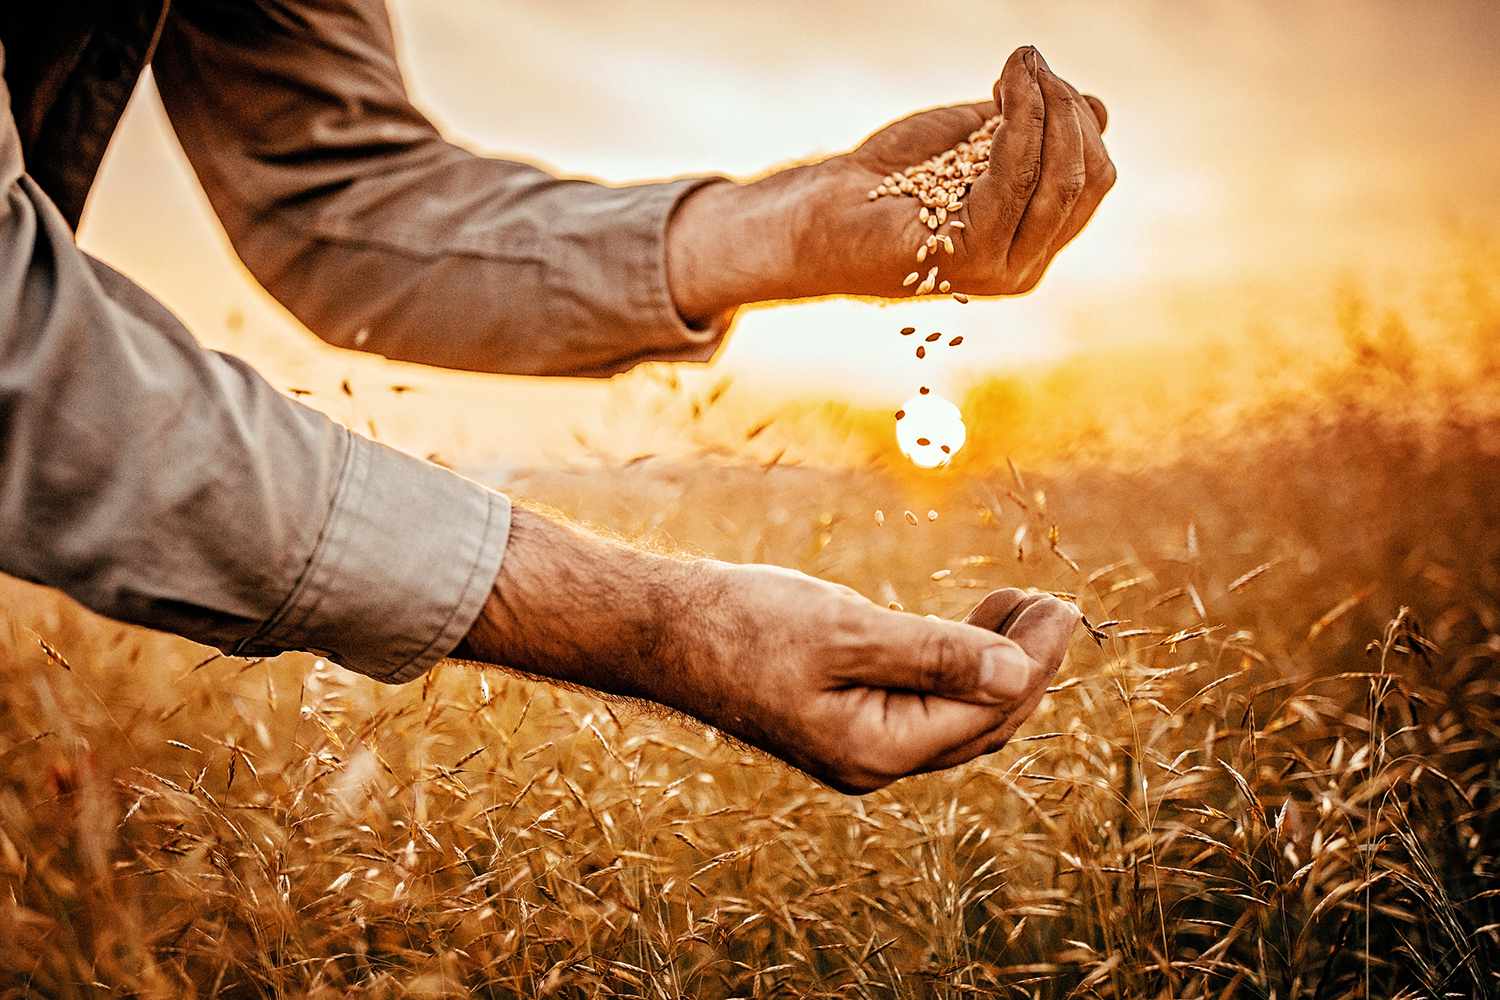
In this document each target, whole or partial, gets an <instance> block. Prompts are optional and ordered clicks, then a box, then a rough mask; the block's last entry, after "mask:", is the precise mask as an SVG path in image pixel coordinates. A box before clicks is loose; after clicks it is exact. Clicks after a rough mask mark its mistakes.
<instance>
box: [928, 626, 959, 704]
mask: <svg viewBox="0 0 1500 1000" xmlns="http://www.w3.org/2000/svg"><path fill="white" fill-rule="evenodd" d="M919 655H920V656H921V657H922V660H921V663H922V666H921V671H920V676H921V679H922V689H923V690H924V691H936V692H945V691H963V690H967V689H968V688H969V687H970V686H971V685H970V683H969V681H970V677H969V671H968V669H967V668H968V662H967V658H966V657H964V655H963V651H962V650H960V649H959V647H958V643H956V642H955V641H954V640H953V637H952V636H950V635H947V634H944V633H942V632H936V631H935V632H933V633H930V634H929V635H928V636H927V637H926V638H925V639H923V640H922V647H921V649H920V651H919Z"/></svg>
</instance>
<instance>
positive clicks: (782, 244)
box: [667, 46, 1115, 318]
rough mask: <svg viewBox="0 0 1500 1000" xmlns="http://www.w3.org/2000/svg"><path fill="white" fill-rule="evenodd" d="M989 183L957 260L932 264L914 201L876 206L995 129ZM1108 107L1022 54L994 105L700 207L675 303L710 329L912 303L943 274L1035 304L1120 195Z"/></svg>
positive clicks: (922, 121)
mask: <svg viewBox="0 0 1500 1000" xmlns="http://www.w3.org/2000/svg"><path fill="white" fill-rule="evenodd" d="M996 114H999V115H1000V116H1001V117H1002V122H1001V124H1000V125H999V127H998V129H997V130H996V133H995V140H994V144H993V147H992V149H991V154H990V161H989V167H988V169H987V171H986V172H985V173H984V174H983V175H982V176H981V177H980V178H979V179H978V180H977V181H976V182H975V183H974V185H973V187H972V189H971V190H970V192H969V194H968V195H967V196H966V197H965V198H964V207H963V209H961V210H960V211H959V212H958V213H957V215H958V218H959V219H960V220H961V221H962V222H963V224H964V228H962V229H950V228H949V227H947V226H944V227H942V229H941V232H942V233H944V234H947V235H950V236H952V238H953V242H954V249H955V253H954V254H953V255H951V256H950V255H949V254H947V253H939V254H938V256H937V257H936V258H931V257H929V258H928V259H927V261H926V262H925V263H922V264H919V263H918V262H917V260H916V252H917V248H918V246H920V245H921V244H922V243H923V242H924V241H925V240H926V239H927V237H928V235H929V233H930V230H929V229H928V228H927V227H926V226H925V225H922V224H921V223H920V222H918V220H917V212H918V208H919V203H918V202H917V200H916V199H914V198H908V197H882V198H877V199H875V200H873V201H871V200H869V197H868V193H869V192H870V190H871V189H873V188H874V187H875V186H876V185H878V184H879V183H880V182H881V180H882V179H883V178H884V177H885V176H886V175H887V174H890V173H892V172H899V171H901V170H903V169H904V168H906V167H908V166H911V165H913V164H916V163H920V162H921V161H923V160H925V159H927V158H928V157H930V156H933V155H936V154H939V153H941V152H943V151H944V150H946V149H949V148H951V147H952V146H954V145H956V144H957V143H959V142H961V141H962V140H964V139H966V138H967V137H968V136H969V134H970V133H971V132H973V131H974V130H975V129H977V128H979V126H980V125H981V124H982V123H983V122H984V121H985V120H986V119H987V118H989V117H991V116H993V115H996ZM1107 122H1108V115H1107V113H1106V111H1105V108H1104V105H1103V104H1102V103H1101V102H1100V101H1099V100H1098V99H1097V98H1094V97H1086V96H1084V95H1081V94H1079V92H1078V91H1077V90H1076V89H1074V88H1073V86H1072V85H1071V84H1069V83H1068V82H1067V81H1065V80H1063V79H1062V78H1060V77H1058V76H1056V75H1055V74H1054V73H1053V72H1052V70H1051V68H1050V67H1048V65H1047V63H1046V60H1044V59H1043V58H1042V57H1041V54H1040V53H1039V52H1037V50H1036V49H1034V48H1031V47H1030V46H1028V47H1025V48H1021V49H1017V50H1016V51H1015V52H1014V53H1012V54H1011V56H1010V59H1009V60H1008V61H1007V62H1006V64H1005V68H1004V70H1003V71H1002V73H1001V74H1000V79H999V80H998V81H997V82H996V83H995V87H994V100H992V101H983V102H980V103H977V104H967V105H956V106H953V107H946V108H938V109H936V110H933V111H924V112H920V113H918V114H915V115H912V116H911V117H910V118H906V119H903V120H902V121H899V122H896V123H895V124H893V125H889V126H887V127H886V128H884V129H882V130H881V131H879V132H876V133H875V134H874V135H872V136H871V137H870V138H869V139H867V140H865V142H864V143H862V144H861V145H860V146H859V148H858V149H855V150H854V151H852V152H850V153H846V154H844V155H842V156H836V157H833V158H832V159H829V160H825V161H823V162H822V163H817V164H813V165H811V166H807V167H798V168H793V169H791V170H786V171H782V172H780V173H777V174H773V175H772V176H770V177H768V178H766V179H764V180H761V181H757V182H755V183H753V184H744V185H741V184H730V183H724V184H715V185H710V186H708V187H705V188H701V189H699V190H698V191H697V192H695V193H694V194H693V195H691V196H689V197H688V198H687V199H686V200H685V201H684V202H683V203H682V205H681V206H680V207H679V209H678V211H677V212H676V213H675V214H674V216H673V219H672V224H671V227H670V228H669V242H668V251H667V260H668V267H669V275H670V278H671V282H672V296H673V299H674V300H675V301H676V302H677V305H678V307H679V309H680V310H681V311H682V313H683V315H684V316H686V317H689V318H699V317H706V316H710V315H713V314H716V313H719V312H722V311H724V310H726V309H728V308H731V307H733V306H735V305H738V304H741V303H744V302H753V301H760V300H763V299H782V298H797V297H803V296H812V295H828V294H855V295H881V296H893V297H898V296H904V295H909V294H911V291H912V290H911V289H910V288H908V287H903V286H902V284H901V282H902V279H903V278H905V277H906V275H907V274H909V273H910V272H912V271H920V272H921V273H923V274H925V273H926V271H927V269H928V268H930V267H931V266H932V265H933V264H934V263H935V264H937V265H938V266H939V267H940V268H941V271H940V275H941V277H942V278H945V279H947V280H949V281H951V282H952V283H953V288H954V290H955V291H962V292H965V293H968V294H975V295H1009V294H1019V293H1022V292H1027V291H1030V290H1031V289H1032V288H1033V287H1035V285H1036V283H1037V282H1038V281H1039V280H1040V279H1041V277H1042V274H1043V272H1044V271H1045V270H1046V268H1047V265H1048V264H1049V263H1050V262H1051V260H1052V258H1053V256H1054V255H1055V254H1056V253H1057V252H1058V251H1059V250H1061V249H1062V247H1063V246H1064V245H1065V244H1067V243H1068V241H1070V240H1071V239H1072V238H1073V237H1074V236H1076V235H1078V233H1079V231H1080V230H1082V229H1083V227H1084V224H1085V223H1087V222H1088V220H1089V218H1090V217H1091V216H1092V215H1093V213H1094V209H1095V208H1097V207H1098V205H1099V202H1100V200H1101V199H1102V198H1103V197H1104V195H1105V193H1106V192H1107V191H1109V189H1110V187H1111V186H1113V184H1114V181H1115V167H1114V164H1113V163H1112V162H1111V161H1110V158H1109V154H1108V152H1107V151H1106V150H1105V148H1104V143H1103V140H1102V139H1101V138H1100V136H1101V135H1102V134H1103V132H1104V128H1105V125H1106V124H1107Z"/></svg>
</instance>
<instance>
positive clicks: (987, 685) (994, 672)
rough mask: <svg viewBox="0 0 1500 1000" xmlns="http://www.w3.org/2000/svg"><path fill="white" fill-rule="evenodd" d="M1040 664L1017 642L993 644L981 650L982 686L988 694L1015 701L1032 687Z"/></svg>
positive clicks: (980, 683)
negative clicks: (1015, 644)
mask: <svg viewBox="0 0 1500 1000" xmlns="http://www.w3.org/2000/svg"><path fill="white" fill-rule="evenodd" d="M1035 673H1036V664H1035V663H1033V662H1032V661H1031V657H1029V656H1027V655H1026V654H1025V653H1023V652H1021V650H1020V649H1019V648H1017V647H1015V646H991V647H990V648H988V649H986V650H985V651H984V652H983V653H982V654H980V659H979V686H980V688H981V689H982V690H983V691H984V692H985V693H986V694H988V695H990V696H992V697H995V698H1002V699H1005V700H1008V701H1015V700H1017V699H1019V698H1020V697H1021V696H1022V695H1024V694H1025V693H1026V692H1027V690H1028V689H1030V687H1031V682H1032V678H1033V676H1034V675H1035Z"/></svg>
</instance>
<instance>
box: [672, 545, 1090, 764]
mask: <svg viewBox="0 0 1500 1000" xmlns="http://www.w3.org/2000/svg"><path fill="white" fill-rule="evenodd" d="M712 575H713V577H714V579H715V584H714V589H715V591H716V592H717V596H716V597H715V598H714V599H713V600H712V602H711V603H710V604H709V606H708V607H707V608H706V609H705V612H706V613H705V614H704V616H703V619H702V621H700V622H694V623H693V624H692V628H693V630H694V632H695V635H694V636H693V637H691V638H690V639H688V640H687V642H686V643H685V644H684V647H683V648H684V649H685V651H686V653H687V656H688V660H689V662H690V663H691V668H690V670H689V674H690V675H691V676H692V677H694V678H695V686H696V688H697V690H696V692H695V694H694V695H693V696H692V697H691V698H690V699H688V703H689V705H690V706H691V707H690V708H689V710H690V712H691V714H694V715H696V716H697V717H698V718H701V719H703V720H704V721H707V722H710V723H712V724H714V725H716V726H717V727H718V728H720V729H723V730H724V731H726V732H728V733H730V734H732V735H734V736H736V737H738V738H739V739H741V740H744V741H745V742H747V743H750V744H751V745H753V746H756V747H759V748H760V749H762V750H765V751H767V752H769V753H771V754H774V755H775V756H777V757H779V758H780V759H782V760H784V761H786V762H788V763H790V764H793V765H795V766H796V767H798V768H800V769H801V770H803V771H805V772H807V773H808V774H810V775H812V776H813V777H815V778H818V779H819V780H821V781H823V782H825V783H827V784H828V785H830V786H832V787H834V788H836V789H838V790H840V791H843V792H849V793H855V794H862V793H865V792H869V791H873V790H875V789H878V788H881V787H883V786H885V785H888V784H890V783H891V782H893V781H895V780H897V779H899V778H903V777H906V776H908V775H912V774H920V773H924V772H927V771H935V770H940V769H942V768H948V767H954V766H956V765H958V764H962V763H964V762H966V761H969V760H972V759H973V758H975V757H978V756H981V755H983V754H987V753H992V752H994V751H996V750H999V749H1000V748H1001V747H1002V746H1004V745H1005V743H1006V742H1007V741H1008V740H1009V739H1010V737H1011V736H1012V734H1014V733H1015V731H1016V729H1017V727H1018V726H1020V724H1021V723H1022V722H1023V721H1025V719H1026V717H1027V716H1028V715H1030V714H1031V712H1032V711H1033V710H1034V709H1035V708H1036V706H1037V703H1038V702H1039V701H1040V700H1041V697H1042V694H1043V693H1044V692H1045V690H1046V687H1047V684H1048V682H1049V681H1050V680H1051V678H1052V677H1053V675H1054V674H1056V672H1057V669H1058V667H1060V666H1061V664H1062V660H1063V656H1064V654H1065V653H1066V652H1067V646H1068V637H1069V636H1070V635H1071V634H1072V632H1073V629H1074V626H1076V625H1077V624H1078V621H1079V617H1080V615H1079V613H1078V610H1077V609H1076V608H1075V607H1074V606H1073V605H1071V604H1067V603H1065V602H1063V601H1060V600H1058V599H1057V598H1054V597H1049V596H1045V595H1035V596H1032V597H1028V596H1027V595H1025V594H1024V593H1022V592H1021V591H1019V590H1013V589H1007V590H999V591H996V592H994V593H993V594H991V595H990V596H989V597H988V598H986V599H985V600H984V601H983V602H982V603H981V604H980V605H979V606H978V607H977V608H975V609H974V611H973V612H972V613H971V614H970V615H969V618H968V622H967V623H966V624H959V623H957V622H949V621H939V620H934V619H929V618H924V617H921V616H918V615H912V614H905V613H902V612H895V611H888V610H886V609H884V608H880V607H877V606H876V605H874V604H872V603H870V602H869V601H867V600H865V599H864V598H863V597H861V596H859V595H858V594H857V593H855V592H854V591H852V590H849V589H848V588H846V587H839V586H835V585H833V584H829V583H825V582H823V581H822V580H817V579H814V578H812V577H809V576H804V575H803V574H801V573H795V572H792V571H790V570H784V569H778V568H776V567H771V566H731V565H727V564H718V565H717V566H715V567H714V568H713V570H712ZM996 629H1002V630H1003V631H1005V634H1004V635H997V634H996V632H995V630H996ZM679 707H685V706H679Z"/></svg>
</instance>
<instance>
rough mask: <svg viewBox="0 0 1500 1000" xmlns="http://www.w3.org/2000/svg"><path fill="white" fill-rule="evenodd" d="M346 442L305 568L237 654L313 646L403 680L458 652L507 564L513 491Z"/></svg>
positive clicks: (358, 667)
mask: <svg viewBox="0 0 1500 1000" xmlns="http://www.w3.org/2000/svg"><path fill="white" fill-rule="evenodd" d="M349 440H350V446H349V450H348V453H347V457H346V458H345V461H344V468H343V472H342V474H341V476H340V478H339V483H338V487H337V489H336V492H335V495H334V499H333V505H332V508H331V510H330V512H329V515H328V520H327V521H326V523H325V524H324V526H323V531H322V534H321V535H320V536H319V538H318V542H317V545H316V546H315V548H314V550H313V554H312V557H311V559H309V561H308V563H307V566H306V567H305V569H304V570H303V573H302V576H301V578H300V579H299V580H298V581H297V583H296V585H295V586H294V587H293V589H292V593H291V595H290V596H289V597H288V598H287V600H286V601H285V603H284V604H283V605H282V607H281V609H280V610H279V611H277V613H276V614H275V615H274V616H273V617H272V618H271V619H270V620H269V621H268V622H266V624H265V625H264V626H263V627H262V628H261V629H260V631H259V633H257V635H256V636H254V637H252V638H251V639H250V640H248V641H247V642H246V643H244V644H243V647H242V648H240V649H237V650H236V652H237V653H240V654H245V655H274V654H275V653H278V652H281V651H283V650H287V649H301V650H308V651H310V652H316V653H320V654H322V655H325V656H327V657H329V658H330V659H332V660H335V661H336V662H338V663H340V664H341V665H343V666H345V667H348V668H349V669H351V670H355V671H357V672H359V673H362V674H367V675H369V676H370V677H373V678H375V679H376V680H378V681H384V682H385V683H388V684H400V683H403V682H405V681H409V680H411V679H413V678H415V677H419V676H421V675H422V674H423V673H425V672H426V671H427V670H428V669H429V668H430V667H431V666H432V665H433V664H434V663H436V662H437V661H438V660H440V659H442V658H443V657H444V656H447V655H448V654H449V653H450V652H452V651H453V649H454V647H456V646H457V645H458V643H459V641H460V640H462V639H463V637H464V636H465V635H466V634H468V631H469V627H470V626H471V625H473V623H474V621H475V619H476V618H478V617H479V611H480V609H481V608H482V607H483V606H484V602H485V599H486V598H487V597H488V596H489V593H490V589H491V585H492V584H493V583H494V581H495V577H496V576H497V575H498V574H499V572H500V560H501V556H502V554H503V553H504V551H505V542H506V538H507V537H508V535H509V533H510V501H509V500H508V499H507V498H506V497H505V496H504V495H502V494H500V493H496V492H494V491H493V490H489V489H485V488H484V487H482V486H480V485H479V484H477V483H474V482H471V481H469V480H467V479H464V478H463V477H462V476H459V475H457V474H455V473H452V472H449V471H448V470H446V469H442V468H439V467H438V466H436V465H433V464H431V463H429V462H424V461H421V460H420V459H416V458H412V457H411V456H409V455H405V454H402V453H401V452H399V451H396V450H394V449H392V448H387V447H384V446H383V445H379V444H376V443H374V442H373V441H370V440H368V439H366V438H363V437H360V436H359V435H356V434H350V435H349Z"/></svg>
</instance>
